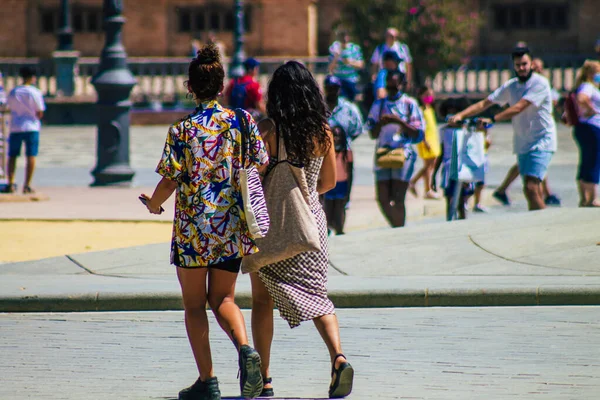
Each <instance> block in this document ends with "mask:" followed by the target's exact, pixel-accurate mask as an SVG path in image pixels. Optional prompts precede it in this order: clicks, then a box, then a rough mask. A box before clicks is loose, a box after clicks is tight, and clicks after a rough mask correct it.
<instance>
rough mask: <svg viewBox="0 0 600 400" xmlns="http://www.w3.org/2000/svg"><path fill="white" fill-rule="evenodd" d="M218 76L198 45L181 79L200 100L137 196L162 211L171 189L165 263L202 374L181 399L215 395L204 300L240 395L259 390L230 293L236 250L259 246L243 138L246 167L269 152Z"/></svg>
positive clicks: (256, 364) (173, 131) (173, 130)
mask: <svg viewBox="0 0 600 400" xmlns="http://www.w3.org/2000/svg"><path fill="white" fill-rule="evenodd" d="M224 75H225V74H224V71H223V66H222V64H221V61H220V56H219V51H218V49H217V48H216V47H215V46H214V45H208V46H205V47H203V48H202V49H200V51H198V54H197V56H196V58H194V59H193V60H192V62H191V63H190V66H189V81H188V83H187V85H188V90H189V92H190V94H192V95H193V96H194V100H195V101H196V104H197V105H198V107H197V108H196V110H195V111H194V112H193V113H192V114H190V115H188V116H186V117H185V118H183V119H182V120H180V121H179V122H177V123H175V124H173V125H172V126H171V127H170V129H169V134H168V136H167V141H166V143H165V147H164V151H163V156H162V159H161V161H160V163H159V164H158V168H157V170H156V171H157V172H158V173H159V174H160V175H162V176H163V178H162V180H161V181H160V182H159V184H158V186H157V187H156V189H155V191H154V194H153V195H152V197H151V198H148V197H147V196H146V195H142V196H143V197H144V198H145V200H146V205H147V207H148V210H149V211H150V212H151V213H153V214H160V213H161V211H162V210H161V205H162V204H163V203H164V202H165V201H166V200H167V199H168V198H169V197H170V196H171V194H173V192H174V191H175V190H177V194H176V196H177V199H176V203H175V204H176V206H175V207H176V208H175V220H174V227H173V240H172V244H171V263H172V264H174V265H176V266H177V277H178V278H179V283H180V285H181V291H182V295H183V305H184V309H185V326H186V329H187V334H188V338H189V341H190V345H191V347H192V352H193V353H194V358H195V360H196V365H197V367H198V372H199V374H200V377H199V378H198V380H197V381H196V383H194V384H193V385H192V386H190V387H189V388H186V389H184V390H182V391H181V392H180V393H179V399H180V400H219V399H220V398H221V392H220V390H219V384H218V381H217V378H216V376H215V374H214V370H213V364H212V358H211V350H210V342H209V339H208V318H207V315H206V303H207V302H208V304H209V305H210V307H211V309H212V310H213V313H214V315H215V317H216V319H217V321H218V323H219V325H220V326H221V328H222V329H223V330H224V331H225V333H226V334H227V335H228V336H229V338H230V339H231V341H232V342H233V344H234V345H235V346H236V349H237V351H238V355H239V367H240V391H241V394H242V396H243V397H245V398H255V397H257V396H258V395H259V394H260V392H261V391H262V389H263V380H262V376H261V374H260V369H261V365H260V356H259V354H258V353H257V352H256V351H255V350H254V349H252V348H251V347H250V346H248V335H247V334H246V326H245V323H244V317H243V315H242V313H241V312H240V309H239V307H238V306H237V305H236V304H235V302H234V294H235V283H236V279H237V276H238V273H239V271H240V267H241V261H242V257H244V256H247V255H250V254H253V253H256V252H257V251H258V248H257V247H256V244H255V243H254V240H253V239H252V238H251V237H250V234H249V231H248V226H247V223H246V219H245V216H244V207H243V204H242V194H241V187H240V183H239V172H240V169H241V168H242V159H243V158H242V154H241V149H242V148H243V147H242V140H246V141H247V143H248V146H244V147H248V150H247V154H246V156H245V157H244V159H245V160H246V162H245V165H244V167H245V168H248V167H250V166H254V167H256V168H258V169H259V171H260V170H264V169H265V165H266V164H267V162H268V156H267V153H266V149H265V146H264V142H263V141H262V139H261V137H260V133H259V131H258V128H257V126H256V124H255V123H254V121H253V120H252V117H251V116H250V114H248V113H245V112H244V115H245V118H246V120H247V122H248V126H249V129H248V130H249V133H250V136H251V137H250V138H244V137H243V133H242V132H243V129H242V125H241V124H243V122H242V121H238V120H237V118H236V114H235V112H234V111H232V110H228V109H226V108H223V107H222V106H221V105H219V103H218V102H217V100H216V98H217V96H218V94H219V93H220V92H221V91H222V90H223V79H224Z"/></svg>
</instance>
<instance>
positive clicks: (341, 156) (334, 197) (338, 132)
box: [324, 126, 352, 235]
mask: <svg viewBox="0 0 600 400" xmlns="http://www.w3.org/2000/svg"><path fill="white" fill-rule="evenodd" d="M331 130H332V132H333V140H334V145H335V165H336V179H337V180H336V184H335V188H333V189H331V190H330V191H329V192H327V193H325V195H324V198H325V201H324V209H325V216H326V217H327V228H328V230H329V233H330V234H331V233H335V234H336V235H343V234H344V224H345V223H346V199H347V194H348V185H349V182H348V169H349V166H348V164H349V163H351V162H352V150H350V149H349V147H348V135H347V134H346V132H344V130H343V129H342V128H341V127H339V126H335V127H332V129H331Z"/></svg>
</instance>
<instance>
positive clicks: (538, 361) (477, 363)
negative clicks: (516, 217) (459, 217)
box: [0, 307, 600, 400]
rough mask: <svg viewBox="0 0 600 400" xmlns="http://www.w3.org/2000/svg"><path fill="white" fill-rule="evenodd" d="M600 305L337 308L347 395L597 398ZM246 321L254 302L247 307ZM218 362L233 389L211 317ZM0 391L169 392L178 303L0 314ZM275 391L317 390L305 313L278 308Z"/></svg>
mask: <svg viewBox="0 0 600 400" xmlns="http://www.w3.org/2000/svg"><path fill="white" fill-rule="evenodd" d="M599 313H600V309H598V307H544V308H539V307H535V308H534V307H523V308H519V307H517V308H510V307H509V308H498V307H495V308H427V309H422V308H405V309H369V310H364V309H347V310H339V311H338V316H339V319H340V324H341V334H342V340H343V345H344V351H345V353H346V355H347V356H348V358H349V360H350V361H351V363H352V364H353V366H354V368H355V369H356V380H355V387H354V392H353V394H352V396H350V398H351V399H361V400H363V399H373V398H379V399H440V400H451V399H487V400H507V399H523V400H535V399H543V400H554V399H556V400H595V399H597V398H598V393H600V361H599V360H600V319H599V318H598V315H599ZM244 316H245V318H246V321H249V320H250V314H249V312H244ZM210 321H211V342H212V344H213V349H214V350H213V357H214V362H215V373H216V374H217V376H218V377H219V380H220V381H221V388H222V392H223V395H225V396H234V397H235V396H237V395H238V393H239V391H238V386H237V380H236V375H237V363H236V355H235V351H234V348H233V346H232V345H231V343H230V342H228V339H226V336H225V334H224V333H223V332H222V331H221V330H220V329H219V327H218V326H217V324H216V322H215V320H214V318H213V317H212V316H211V318H210ZM0 327H1V331H2V341H1V342H0V352H1V354H2V357H1V358H0V382H1V384H0V398H1V399H3V400H18V399H25V398H29V399H48V400H50V399H57V400H58V399H61V400H66V399H69V400H70V399H73V400H75V399H77V400H79V399H120V400H134V399H136V400H137V399H140V400H141V399H145V400H147V399H174V398H176V395H177V392H178V391H179V390H180V389H181V388H183V387H185V386H187V385H189V384H190V383H192V382H193V381H194V380H195V379H196V378H197V371H196V369H195V365H194V363H193V358H192V355H191V351H190V349H189V345H188V343H187V339H186V336H185V328H184V324H183V313H182V312H144V313H128V312H125V313H91V314H89V313H88V314H78V313H75V314H0ZM275 330H276V332H275V341H274V348H273V360H272V375H273V382H274V385H275V391H276V394H277V396H278V398H285V399H291V398H295V399H297V398H302V399H323V398H326V397H327V396H326V394H327V386H328V384H329V373H330V365H329V360H328V356H327V352H326V348H325V345H324V344H323V343H322V342H321V340H320V338H319V336H318V333H317V331H316V329H315V328H314V327H313V326H312V324H311V323H308V324H305V325H302V326H301V327H299V328H297V329H294V330H290V329H289V328H288V327H287V325H285V323H284V322H283V321H282V320H280V319H279V318H277V319H276V325H275Z"/></svg>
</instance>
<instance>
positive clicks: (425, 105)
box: [409, 86, 441, 199]
mask: <svg viewBox="0 0 600 400" xmlns="http://www.w3.org/2000/svg"><path fill="white" fill-rule="evenodd" d="M417 95H418V96H417V101H418V102H419V106H420V107H421V111H422V112H423V118H424V119H425V137H424V139H423V141H422V142H421V143H419V144H417V153H418V154H419V157H421V159H422V160H423V167H422V168H421V169H420V170H419V171H418V172H417V173H416V175H415V176H414V177H413V178H412V180H411V181H410V186H409V190H410V191H411V193H412V194H413V195H414V196H417V195H418V193H417V188H416V184H417V182H419V180H420V179H421V178H423V183H424V186H423V187H424V190H425V191H424V193H425V198H426V199H438V198H439V197H440V196H439V194H437V193H436V192H435V191H434V190H432V188H431V178H432V175H433V170H434V168H435V160H436V159H437V158H438V157H439V156H440V154H441V149H440V137H439V133H438V127H437V121H436V117H435V110H434V108H433V102H434V100H435V97H434V93H433V90H431V89H430V88H429V87H427V86H423V87H421V88H420V89H419V91H418V93H417Z"/></svg>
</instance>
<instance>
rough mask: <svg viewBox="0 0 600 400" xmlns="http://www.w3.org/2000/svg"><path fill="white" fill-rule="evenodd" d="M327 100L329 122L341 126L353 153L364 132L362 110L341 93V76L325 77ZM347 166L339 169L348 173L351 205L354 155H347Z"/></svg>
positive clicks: (348, 192)
mask: <svg viewBox="0 0 600 400" xmlns="http://www.w3.org/2000/svg"><path fill="white" fill-rule="evenodd" d="M324 87H325V102H326V104H327V108H328V109H329V112H330V113H331V114H330V115H329V118H328V119H327V122H328V123H329V126H330V127H331V128H332V129H333V128H335V127H340V128H341V129H342V130H343V131H344V132H345V134H346V141H345V143H346V147H347V150H348V151H349V152H350V153H349V154H350V155H352V141H354V140H355V139H356V138H357V137H359V136H360V135H361V134H362V133H363V128H364V127H363V119H362V114H361V113H360V110H359V109H358V107H357V106H356V104H354V103H352V102H350V101H348V100H346V99H345V98H343V97H340V95H341V90H342V89H341V88H342V83H341V81H340V79H339V78H337V77H335V76H333V75H329V76H327V77H326V78H325V83H324ZM343 165H344V166H345V168H346V170H345V171H344V172H341V171H339V170H338V174H345V175H347V192H346V202H345V207H346V208H348V207H350V195H351V193H352V183H353V181H354V161H353V159H352V157H351V156H350V157H347V159H346V160H345V162H344V164H343Z"/></svg>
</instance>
